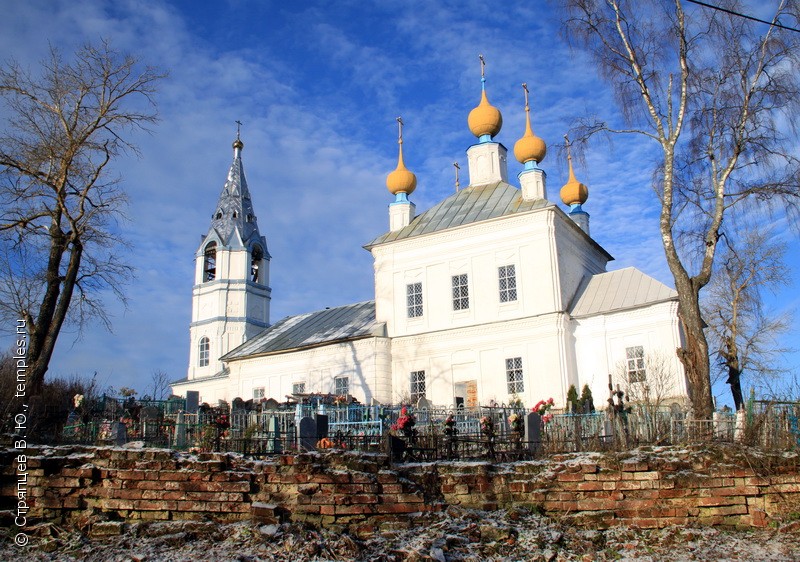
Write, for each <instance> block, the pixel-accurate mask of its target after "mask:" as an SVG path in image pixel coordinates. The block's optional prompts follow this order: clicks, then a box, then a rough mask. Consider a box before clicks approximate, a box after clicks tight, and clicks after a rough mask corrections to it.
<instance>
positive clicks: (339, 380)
mask: <svg viewBox="0 0 800 562" xmlns="http://www.w3.org/2000/svg"><path fill="white" fill-rule="evenodd" d="M333 393H334V394H336V396H347V395H348V394H350V379H349V378H348V377H334V379H333Z"/></svg>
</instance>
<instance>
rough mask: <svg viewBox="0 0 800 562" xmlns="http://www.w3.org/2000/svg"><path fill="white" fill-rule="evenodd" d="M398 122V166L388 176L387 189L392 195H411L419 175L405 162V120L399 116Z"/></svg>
mask: <svg viewBox="0 0 800 562" xmlns="http://www.w3.org/2000/svg"><path fill="white" fill-rule="evenodd" d="M397 123H398V127H399V133H398V139H397V144H398V146H399V151H398V155H397V168H395V169H394V171H393V172H390V173H389V175H388V176H386V189H388V190H389V193H391V194H392V195H397V194H398V193H405V194H406V195H411V193H413V191H414V190H415V189H416V188H417V176H415V175H414V173H413V172H412V171H410V170H409V169H408V168H406V165H405V162H403V120H402V119H401V118H400V117H398V118H397Z"/></svg>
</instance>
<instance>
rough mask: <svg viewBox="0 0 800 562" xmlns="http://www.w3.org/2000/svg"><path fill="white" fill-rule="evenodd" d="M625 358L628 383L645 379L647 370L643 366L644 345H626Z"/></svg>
mask: <svg viewBox="0 0 800 562" xmlns="http://www.w3.org/2000/svg"><path fill="white" fill-rule="evenodd" d="M625 359H626V361H627V369H626V370H627V374H628V382H629V383H632V382H644V381H645V380H647V372H646V370H645V367H644V347H642V346H641V345H636V346H633V347H626V348H625Z"/></svg>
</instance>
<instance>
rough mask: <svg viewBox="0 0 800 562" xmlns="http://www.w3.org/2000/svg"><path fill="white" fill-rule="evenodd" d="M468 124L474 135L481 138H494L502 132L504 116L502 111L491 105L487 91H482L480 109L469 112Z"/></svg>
mask: <svg viewBox="0 0 800 562" xmlns="http://www.w3.org/2000/svg"><path fill="white" fill-rule="evenodd" d="M467 124H468V125H469V130H470V131H472V134H473V135H475V136H476V137H478V138H480V137H482V136H483V135H489V136H490V137H493V136H495V135H497V133H499V132H500V128H501V127H502V126H503V116H502V115H501V114H500V110H499V109H497V108H496V107H495V106H493V105H492V104H490V103H489V99H488V98H487V97H486V90H481V102H480V103H479V104H478V107H476V108H475V109H473V110H472V111H470V112H469V117H467Z"/></svg>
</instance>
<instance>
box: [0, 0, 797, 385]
mask: <svg viewBox="0 0 800 562" xmlns="http://www.w3.org/2000/svg"><path fill="white" fill-rule="evenodd" d="M298 4H299V5H298V6H296V7H288V6H287V5H286V3H285V2H271V1H270V2H245V1H241V0H229V1H223V0H220V1H215V2H196V1H183V2H155V1H150V2H148V1H144V0H141V1H136V0H118V1H114V2H111V1H103V0H72V1H70V2H65V1H46V0H30V1H28V2H24V3H23V2H10V1H7V0H0V6H2V8H3V18H1V19H0V53H2V54H3V58H8V57H11V56H13V57H14V58H16V59H17V60H19V61H20V62H22V63H23V64H27V65H31V66H32V67H35V65H36V63H37V62H38V61H40V60H41V59H42V58H43V57H44V55H45V54H46V51H47V49H48V43H50V44H52V45H55V46H58V47H61V48H63V49H64V50H65V52H69V51H72V50H73V49H74V47H75V46H77V45H78V44H80V43H82V42H85V41H96V40H97V39H99V38H100V37H107V38H109V39H111V41H112V44H113V46H114V47H115V48H117V49H120V50H123V51H128V52H131V53H133V54H135V55H136V56H138V57H139V58H140V59H142V60H143V61H145V62H147V63H149V64H153V65H157V66H159V67H161V68H163V69H166V70H168V71H169V72H170V77H169V78H168V79H167V80H165V81H164V82H163V83H162V84H161V87H160V91H159V94H158V96H157V101H158V106H159V114H160V119H161V120H160V122H159V123H158V124H157V125H156V126H155V127H153V128H152V132H151V134H139V135H137V136H136V137H135V139H134V140H135V142H136V143H137V144H138V145H139V147H140V148H141V157H140V158H138V159H137V158H134V157H130V158H126V159H122V160H119V161H118V162H117V163H116V166H115V169H116V171H117V172H118V173H119V174H120V175H121V176H122V177H123V178H124V184H123V185H124V188H125V189H126V191H127V193H128V194H129V197H130V205H129V207H128V209H127V215H128V217H129V219H130V220H129V221H128V222H126V223H124V224H123V225H122V230H123V232H122V235H123V236H124V237H125V238H126V239H127V240H128V241H129V242H130V244H131V249H130V251H129V252H128V253H127V257H128V259H129V260H130V263H131V264H132V265H133V266H135V267H136V270H137V273H136V278H135V279H132V280H131V281H130V283H129V284H128V285H127V286H126V287H125V289H124V290H125V292H126V294H127V296H128V299H129V303H128V308H127V309H125V308H124V307H123V306H122V305H121V304H120V303H118V302H116V301H114V300H113V297H111V296H109V297H108V299H107V303H108V308H109V310H110V311H111V313H112V321H113V332H112V333H108V332H106V331H104V329H103V328H102V327H101V326H99V325H97V326H90V327H88V328H87V329H86V330H85V331H84V332H83V333H82V334H76V333H71V332H65V333H62V335H61V338H60V340H59V343H58V348H57V352H56V355H55V357H54V360H53V362H52V363H51V367H50V373H49V375H48V376H59V375H62V376H67V375H71V374H73V373H76V374H80V375H85V376H90V375H91V374H92V373H94V372H95V371H97V373H98V381H99V382H100V384H101V385H103V386H114V387H116V388H119V387H121V386H130V387H134V388H137V389H138V390H139V391H140V393H145V392H146V391H147V387H148V385H149V383H150V377H151V373H152V372H153V371H154V370H163V371H166V372H167V373H168V375H169V377H170V378H171V379H178V378H181V377H184V376H185V374H186V367H187V360H188V344H189V329H188V326H189V321H190V313H191V287H192V281H193V259H194V252H195V251H196V249H197V246H198V244H199V241H200V235H201V234H204V233H205V232H206V231H207V229H208V226H209V222H210V216H211V213H212V211H213V210H214V206H215V203H216V200H217V197H218V195H219V192H220V190H221V188H222V185H223V183H224V180H225V176H226V173H227V170H228V167H229V165H230V162H231V159H232V149H231V142H232V141H233V140H234V138H235V134H236V125H235V121H236V120H241V121H242V122H243V123H244V127H243V129H242V139H243V141H244V143H245V148H244V152H243V161H244V166H245V171H246V174H247V178H248V183H249V186H250V190H251V193H252V195H253V201H254V205H255V208H256V213H257V215H258V217H259V226H260V228H261V232H262V234H264V235H265V236H266V237H267V240H268V246H269V251H270V253H271V254H272V258H273V259H272V262H271V286H272V289H273V293H272V295H273V299H272V314H271V321H273V322H274V321H276V320H279V319H281V318H283V317H284V316H287V315H291V314H296V313H300V312H307V311H310V310H316V309H320V308H324V307H326V306H335V305H340V304H346V303H350V302H356V301H362V300H368V299H370V298H372V278H373V277H372V276H373V272H372V260H371V256H370V255H369V253H368V252H366V251H365V250H363V249H362V247H361V246H362V245H363V244H365V243H366V242H368V241H369V240H371V239H372V238H374V237H375V236H376V235H378V234H380V233H382V232H384V231H385V230H386V229H387V227H388V214H387V205H388V203H389V202H391V196H390V195H389V193H388V192H387V191H386V188H385V184H384V181H385V176H386V174H387V173H388V172H389V171H391V170H392V169H394V166H395V163H396V158H397V144H396V123H395V117H397V116H398V115H402V116H403V119H404V121H405V124H406V126H405V128H404V137H405V144H404V152H405V157H406V164H407V165H408V167H409V168H410V169H412V170H413V171H414V172H415V173H416V174H417V178H418V187H417V190H416V192H415V193H414V195H413V197H412V199H413V200H414V201H415V203H416V205H417V210H418V212H420V211H423V210H425V209H427V208H429V207H430V206H432V205H433V204H435V203H437V202H438V201H440V200H441V199H443V198H444V197H445V196H447V195H448V194H450V193H451V192H452V191H453V189H454V187H453V186H454V172H453V166H452V164H453V162H454V161H458V162H459V163H460V165H461V167H462V185H463V183H464V182H463V180H464V179H465V175H466V156H465V150H466V148H467V147H468V146H469V145H470V144H471V143H473V142H474V137H472V135H471V134H470V132H469V130H468V129H467V126H466V117H467V114H468V113H469V111H470V110H471V109H472V108H473V107H474V106H475V105H476V104H477V102H478V101H479V95H480V67H479V63H478V53H482V54H483V55H484V56H485V58H486V61H487V69H486V72H487V90H488V93H489V98H490V101H491V102H492V103H493V104H494V105H495V106H497V107H499V108H500V110H501V111H502V112H503V119H504V125H503V129H502V131H501V132H500V134H499V135H498V137H497V140H499V141H500V142H502V143H503V144H505V145H506V146H507V147H508V148H509V149H511V148H512V147H513V144H514V142H515V141H516V140H517V139H518V138H519V137H520V136H521V134H522V132H523V131H524V121H523V119H524V112H523V103H524V101H523V93H522V88H521V86H520V84H521V83H522V82H527V83H528V87H529V89H530V92H531V109H532V124H533V129H534V131H535V132H536V134H538V135H539V136H541V137H543V138H544V139H545V141H546V142H547V143H548V146H549V147H550V150H549V153H548V156H547V157H546V159H545V161H544V162H543V163H542V167H543V168H544V169H545V171H546V172H547V181H548V194H549V198H550V199H551V200H557V197H558V190H559V189H560V187H561V185H562V184H563V183H564V182H565V180H566V163H565V159H564V157H563V154H560V151H559V150H558V147H557V146H556V145H557V144H558V143H560V142H562V136H563V134H564V133H565V132H566V131H567V130H568V128H569V127H570V124H571V123H572V122H573V121H574V120H575V119H576V118H577V117H580V116H584V115H592V114H597V115H601V116H603V117H606V118H608V119H611V120H618V119H619V117H618V115H617V110H616V106H615V104H614V102H613V99H612V96H611V93H610V91H609V90H608V89H607V88H606V86H605V84H604V83H603V82H602V81H601V80H600V79H599V78H598V77H597V75H596V73H595V70H594V67H593V64H592V63H591V61H590V60H589V59H588V57H586V56H585V55H584V54H582V53H580V52H578V51H572V50H570V48H569V46H568V45H567V44H566V43H565V41H564V40H563V39H562V37H561V35H560V21H559V14H558V13H556V12H555V11H554V9H553V6H552V5H551V4H549V3H546V2H544V1H533V2H531V1H530V0H529V1H527V2H524V1H523V2H516V1H514V2H511V1H510V2H503V3H496V2H495V3H487V2H481V1H469V2H462V1H452V2H430V1H417V0H410V1H404V2H378V1H375V2H364V1H337V2H335V3H334V2H300V3H298ZM612 140H613V142H611V141H609V140H608V139H600V138H597V139H596V140H595V141H594V142H592V144H591V145H590V146H589V148H588V150H587V151H586V153H585V155H584V158H583V160H582V161H581V162H579V163H578V166H577V168H576V173H577V175H578V177H579V179H580V180H581V181H583V182H584V183H586V184H587V185H588V186H589V201H588V202H587V204H586V205H585V209H586V210H587V211H588V212H589V213H590V214H591V216H592V219H591V221H592V222H591V229H592V235H593V237H594V238H595V239H596V240H597V241H598V242H599V243H600V244H601V245H603V246H604V247H605V248H606V249H607V250H608V251H609V252H610V253H611V254H612V255H613V256H614V257H615V258H616V261H614V262H612V263H611V264H610V268H612V269H617V268H622V267H627V266H631V265H634V266H636V267H638V268H639V269H641V270H643V271H644V272H645V273H647V274H649V275H652V276H653V277H655V278H657V279H659V280H660V281H662V282H664V283H667V284H668V285H670V286H672V285H673V283H672V281H671V276H670V274H669V272H668V270H667V268H666V263H665V260H664V257H663V250H662V248H661V244H660V238H659V234H658V230H657V228H658V227H657V214H658V210H657V205H656V199H655V196H654V195H653V192H652V190H651V188H650V177H651V172H650V170H651V165H652V163H653V162H654V154H655V153H654V152H653V147H652V146H649V145H646V144H643V143H642V141H641V140H640V139H636V140H635V141H634V140H633V139H623V138H615V139H612ZM519 170H521V165H519V164H517V163H516V161H511V162H510V163H509V172H510V176H511V177H514V176H515V175H516V173H517V172H518V171H519ZM789 257H790V265H791V267H792V270H793V274H794V279H793V282H792V284H791V285H790V286H789V287H787V288H785V290H784V291H782V293H781V294H780V295H778V296H777V298H776V299H775V300H774V302H773V303H772V304H773V306H775V307H777V308H778V309H779V310H784V309H792V308H797V304H798V300H800V297H798V294H800V291H798V288H800V284H798V279H797V277H798V275H797V273H798V265H799V264H800V251H799V250H798V245H797V243H796V238H794V237H792V238H791V252H790V256H789ZM794 327H795V330H794V333H797V328H798V323H797V321H795V324H794ZM3 341H8V340H3ZM786 343H787V345H791V346H794V347H796V348H800V341H799V340H798V338H797V336H793V337H792V338H789V339H787V341H786ZM790 361H792V362H794V363H795V364H796V363H797V362H798V360H797V355H793V356H792V357H791V358H790ZM717 394H720V395H721V397H722V398H723V399H724V400H729V399H728V394H729V393H728V391H727V389H726V388H722V387H721V388H719V389H718V391H717Z"/></svg>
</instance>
